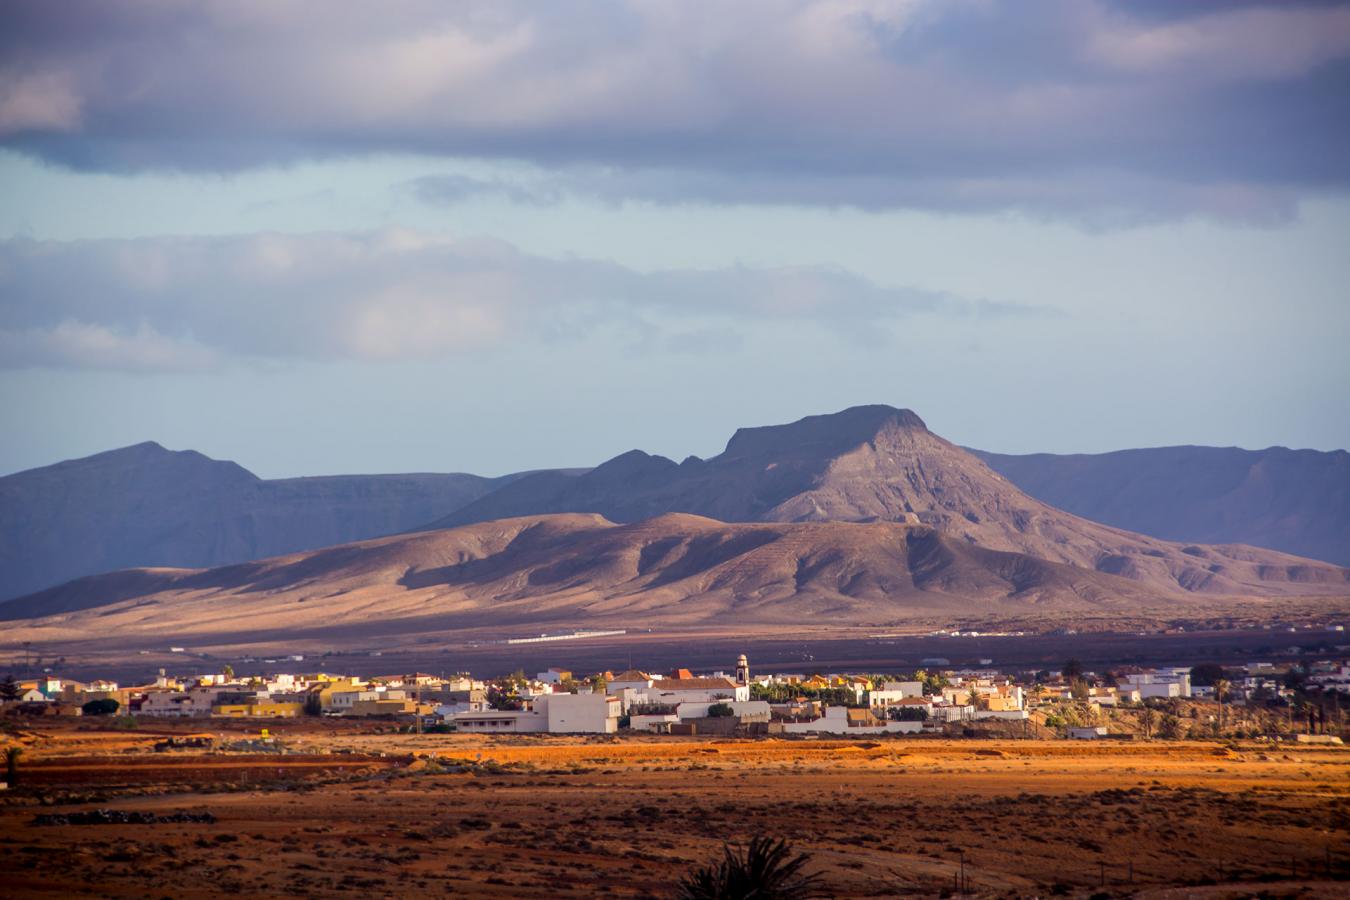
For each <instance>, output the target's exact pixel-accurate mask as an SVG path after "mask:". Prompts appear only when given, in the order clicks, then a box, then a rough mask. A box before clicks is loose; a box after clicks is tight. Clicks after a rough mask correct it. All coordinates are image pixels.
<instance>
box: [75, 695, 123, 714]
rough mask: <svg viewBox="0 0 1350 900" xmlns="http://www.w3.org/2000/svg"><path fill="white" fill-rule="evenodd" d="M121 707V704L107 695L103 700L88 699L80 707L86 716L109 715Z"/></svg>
mask: <svg viewBox="0 0 1350 900" xmlns="http://www.w3.org/2000/svg"><path fill="white" fill-rule="evenodd" d="M121 708H122V704H120V703H118V702H117V701H116V700H114V699H112V698H111V697H107V698H105V699H103V700H90V701H89V702H88V703H86V704H85V705H84V706H81V707H80V709H81V710H82V711H83V712H84V714H85V715H86V716H111V715H112V714H113V713H115V712H117V711H118V710H119V709H121Z"/></svg>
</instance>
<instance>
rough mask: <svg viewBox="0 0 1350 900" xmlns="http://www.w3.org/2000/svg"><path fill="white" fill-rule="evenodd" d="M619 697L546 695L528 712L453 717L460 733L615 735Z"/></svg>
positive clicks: (494, 711)
mask: <svg viewBox="0 0 1350 900" xmlns="http://www.w3.org/2000/svg"><path fill="white" fill-rule="evenodd" d="M619 712H620V703H619V698H618V697H610V696H607V695H605V694H545V695H542V696H539V697H536V698H535V699H534V701H533V702H532V703H530V706H529V708H528V709H520V710H510V709H487V710H478V711H475V712H461V713H454V714H453V715H452V716H451V721H453V722H454V724H455V728H456V729H457V730H459V731H472V732H480V733H485V734H522V733H538V732H548V733H550V734H613V733H614V732H616V731H618V730H619Z"/></svg>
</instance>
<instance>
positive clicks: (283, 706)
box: [211, 700, 305, 719]
mask: <svg viewBox="0 0 1350 900" xmlns="http://www.w3.org/2000/svg"><path fill="white" fill-rule="evenodd" d="M304 712H305V704H303V703H279V702H273V701H271V700H259V701H257V702H254V703H217V704H216V705H215V706H213V707H211V715H213V716H227V717H230V718H236V719H247V718H267V719H291V718H295V717H296V716H300V715H304Z"/></svg>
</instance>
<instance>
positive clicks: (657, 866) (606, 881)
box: [0, 723, 1350, 897]
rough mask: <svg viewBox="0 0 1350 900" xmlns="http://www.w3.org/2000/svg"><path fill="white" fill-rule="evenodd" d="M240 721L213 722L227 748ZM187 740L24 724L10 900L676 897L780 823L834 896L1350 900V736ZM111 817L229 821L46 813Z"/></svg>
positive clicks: (288, 732)
mask: <svg viewBox="0 0 1350 900" xmlns="http://www.w3.org/2000/svg"><path fill="white" fill-rule="evenodd" d="M85 727H87V726H85ZM222 727H227V728H234V729H236V730H235V731H234V732H221V731H220V729H221V728H222ZM244 727H246V726H245V723H238V724H235V723H231V724H230V725H227V726H221V725H219V724H218V723H211V730H212V732H214V733H215V734H216V735H217V736H220V735H221V734H223V735H224V740H225V741H226V742H235V741H240V740H244V739H247V738H248V737H249V735H247V734H246V733H244V732H243V731H242V729H243V728H244ZM252 727H254V728H256V727H257V726H256V725H254V726H252ZM171 730H172V729H158V730H157V733H154V734H152V733H149V732H146V731H137V732H119V731H101V732H96V731H89V730H84V727H82V726H77V725H52V726H47V725H44V726H41V727H40V728H39V729H36V730H30V731H26V732H24V733H22V734H18V735H10V736H9V738H10V740H11V741H14V740H17V741H19V742H21V743H22V744H23V745H24V746H25V748H26V749H25V754H24V757H23V764H22V767H21V770H20V771H21V776H22V777H23V778H24V779H25V781H24V782H23V783H21V785H20V788H19V790H16V791H13V792H10V794H9V796H7V797H4V799H3V800H2V801H0V845H3V849H2V850H0V884H4V885H5V893H6V894H7V895H9V896H44V895H45V896H71V895H79V894H95V893H97V894H100V895H104V896H135V897H154V896H165V895H168V896H214V895H235V896H238V895H241V894H247V895H250V896H264V897H265V896H332V895H334V894H336V893H351V894H353V895H357V896H368V895H393V894H408V893H414V892H415V893H424V894H431V895H440V894H474V895H489V896H500V897H555V896H577V897H584V896H594V895H596V894H610V895H613V896H664V895H668V894H669V891H670V886H671V885H672V883H673V882H674V880H675V879H677V878H678V877H679V876H680V875H681V874H683V873H684V872H686V871H687V870H688V869H689V868H690V867H691V866H692V865H695V864H697V863H701V862H703V861H706V860H710V859H712V858H713V857H714V856H715V855H716V854H718V853H719V851H720V848H721V846H722V842H723V841H726V840H744V839H746V838H748V837H749V836H751V835H753V834H756V833H766V834H770V835H781V836H784V837H787V838H788V839H789V840H791V841H792V842H793V843H794V844H795V845H796V846H797V847H798V848H799V849H801V850H804V851H806V852H808V853H810V854H811V857H812V861H813V862H812V868H813V869H815V870H817V871H820V872H822V873H823V874H824V875H825V878H826V881H827V883H828V885H829V887H830V889H831V891H832V892H833V893H834V895H836V896H841V897H858V896H881V895H887V894H892V895H896V894H899V895H919V896H924V895H939V894H940V893H942V892H943V891H944V889H947V890H949V889H950V888H951V887H952V884H953V878H954V875H955V873H956V872H957V871H958V870H959V868H960V865H961V854H962V851H964V855H965V866H966V873H967V875H968V876H969V880H970V886H971V890H972V892H973V893H974V894H976V895H980V896H1032V895H1042V896H1044V895H1049V894H1053V893H1067V894H1069V895H1074V896H1092V895H1093V894H1096V893H1100V892H1103V891H1105V892H1107V893H1108V894H1110V895H1112V896H1134V895H1140V896H1177V897H1181V896H1205V897H1211V896H1257V895H1259V894H1260V892H1261V891H1265V892H1267V895H1269V896H1296V895H1301V896H1350V891H1347V890H1346V886H1347V885H1350V882H1347V881H1342V880H1340V879H1341V878H1345V877H1346V876H1348V875H1350V831H1348V829H1350V749H1344V748H1333V747H1327V748H1313V747H1292V746H1279V747H1271V746H1268V745H1263V744H1258V743H1250V744H1247V743H1244V744H1236V745H1219V744H1212V743H1201V742H1187V743H1172V742H1151V743H1133V744H1131V743H1103V744H1092V745H1089V744H1071V743H1068V742H1064V741H1012V740H1008V741H969V740H968V741H959V740H958V741H950V740H929V739H913V738H910V739H899V740H885V741H872V742H844V741H824V740H821V741H813V740H808V741H777V740H746V741H740V740H736V741H733V740H713V739H706V738H704V739H697V738H689V739H655V738H653V739H609V738H591V739H587V738H576V739H570V740H569V739H563V738H557V737H553V738H549V737H531V738H525V737H518V738H488V737H480V736H468V735H463V736H452V735H396V734H379V733H373V732H371V731H370V730H368V729H367V730H364V731H363V730H359V729H357V728H354V727H351V726H336V725H329V724H328V723H314V724H309V723H306V724H278V725H277V726H276V727H275V728H274V731H277V732H279V733H280V734H281V736H282V740H283V742H284V746H285V749H286V751H287V752H285V753H283V754H259V753H256V752H248V751H247V750H239V751H230V752H213V753H203V752H202V751H200V750H187V751H184V750H171V751H167V752H160V753H156V752H154V750H153V749H152V748H153V745H154V743H156V742H157V741H160V740H162V739H163V736H164V733H166V732H169V731H171ZM187 731H188V729H187V728H186V727H183V728H180V729H178V732H177V733H180V734H185V733H187ZM236 746H244V747H246V746H247V745H236ZM332 751H336V752H332ZM94 809H109V810H113V811H123V812H135V813H149V814H154V815H160V816H171V815H174V814H176V813H180V812H186V813H192V814H201V813H210V814H211V816H214V819H215V820H214V822H195V821H194V822H181V821H180V822H160V823H155V824H61V823H60V822H59V820H58V823H57V824H34V823H35V818H36V817H38V816H42V815H46V816H52V815H61V814H68V813H72V812H78V811H88V810H94ZM1103 864H1105V865H1104V868H1103ZM1131 866H1132V867H1133V878H1134V881H1133V883H1130V882H1129V881H1128V879H1129V877H1130V874H1131ZM1328 866H1329V871H1330V873H1331V877H1330V878H1329V877H1328ZM1103 874H1104V875H1105V879H1106V882H1107V884H1106V886H1105V887H1103V886H1102V885H1101V881H1102V878H1103ZM1213 882H1217V883H1218V885H1217V886H1215V885H1212V884H1211V883H1213ZM1182 885H1186V886H1190V887H1188V888H1187V889H1186V890H1184V891H1179V892H1176V893H1167V890H1168V889H1169V887H1171V888H1175V887H1177V886H1182ZM1205 885H1209V886H1205Z"/></svg>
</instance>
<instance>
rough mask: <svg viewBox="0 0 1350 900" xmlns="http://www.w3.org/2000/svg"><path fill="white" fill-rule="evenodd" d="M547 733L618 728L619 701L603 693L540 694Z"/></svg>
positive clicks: (576, 732) (599, 730) (577, 732)
mask: <svg viewBox="0 0 1350 900" xmlns="http://www.w3.org/2000/svg"><path fill="white" fill-rule="evenodd" d="M539 704H543V706H544V715H546V716H547V717H548V731H549V734H613V733H614V732H616V731H618V730H619V714H620V712H621V709H622V705H621V703H620V702H619V698H618V697H610V696H608V695H606V694H553V695H552V696H549V697H540V698H539V700H538V701H536V703H535V706H536V708H538V706H539Z"/></svg>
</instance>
